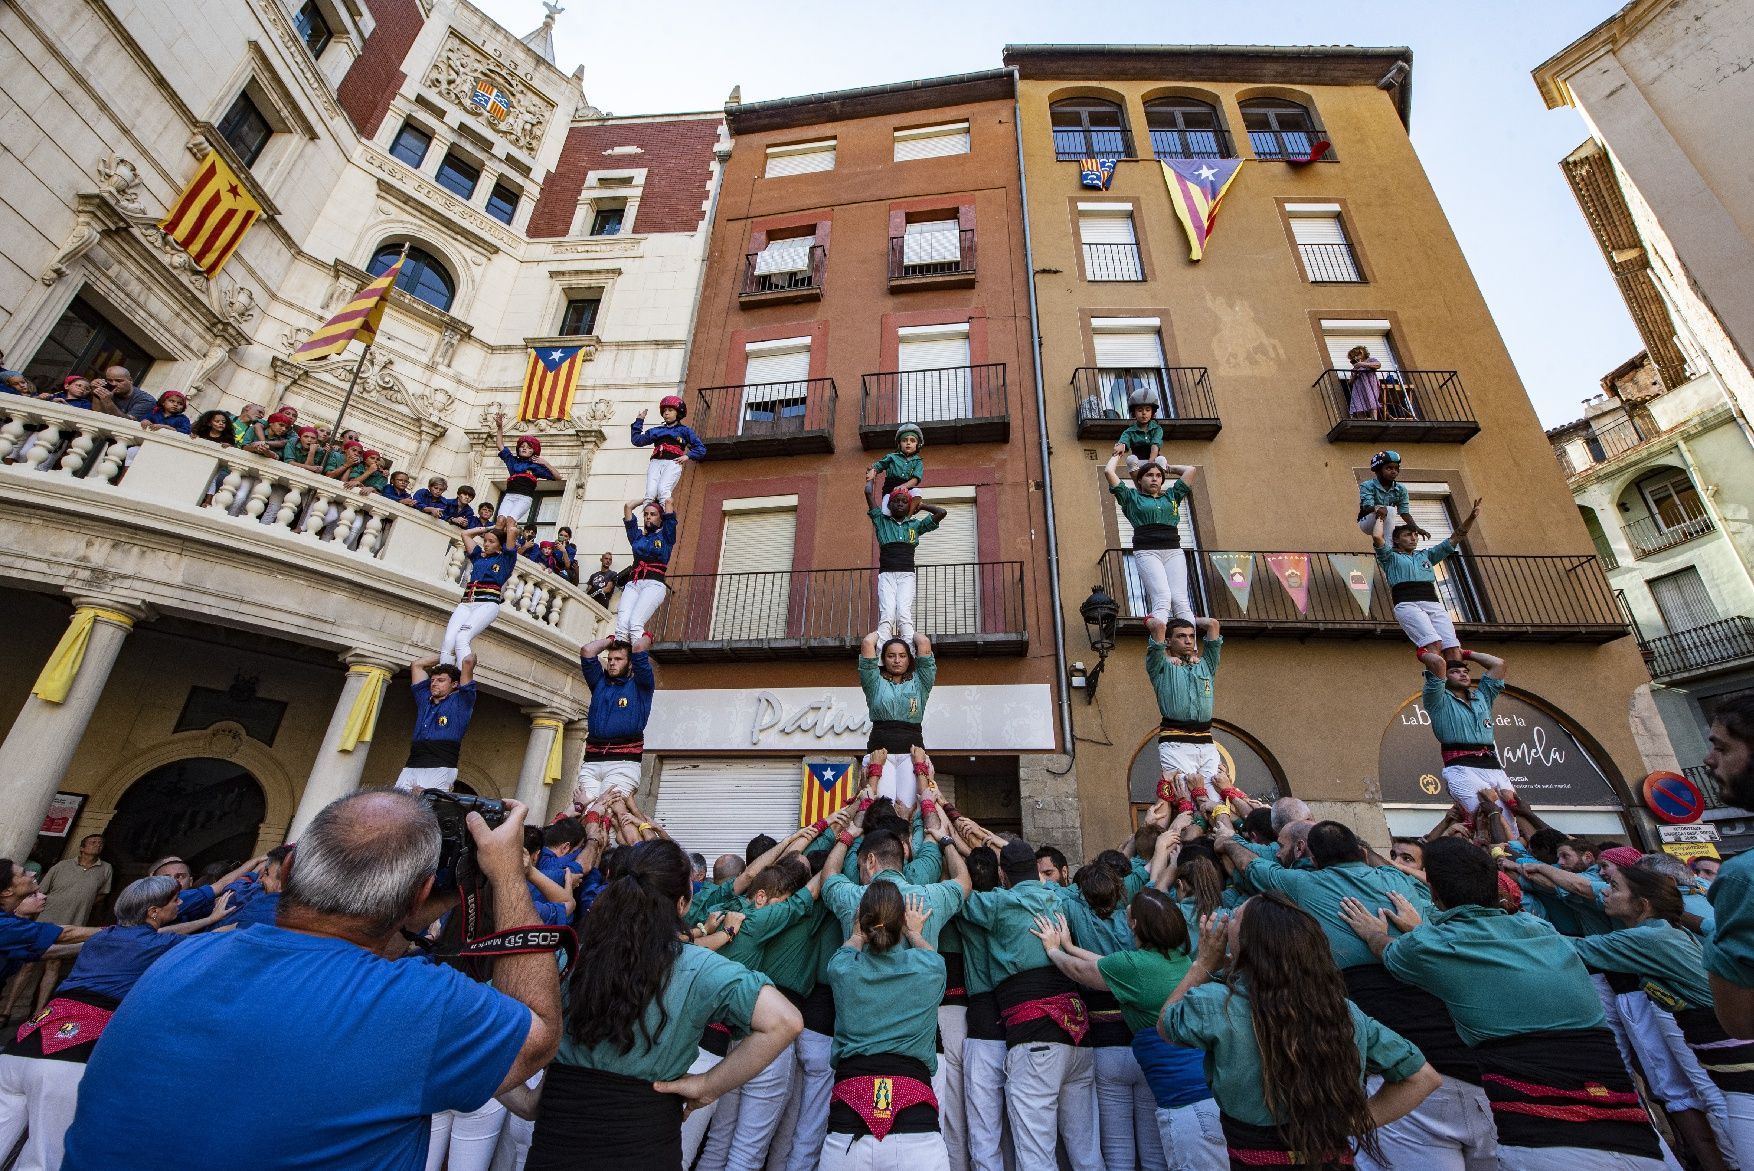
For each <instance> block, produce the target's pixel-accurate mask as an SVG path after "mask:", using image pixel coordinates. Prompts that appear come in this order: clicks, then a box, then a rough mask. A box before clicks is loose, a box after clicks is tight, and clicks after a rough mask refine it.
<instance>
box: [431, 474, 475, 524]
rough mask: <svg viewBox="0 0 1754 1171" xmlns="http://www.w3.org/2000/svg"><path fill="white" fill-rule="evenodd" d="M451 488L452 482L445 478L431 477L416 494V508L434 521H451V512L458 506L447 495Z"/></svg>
mask: <svg viewBox="0 0 1754 1171" xmlns="http://www.w3.org/2000/svg"><path fill="white" fill-rule="evenodd" d="M450 486H451V485H450V482H449V481H447V480H446V479H445V478H444V477H443V476H432V477H430V478H429V479H428V480H427V481H426V487H424V488H421V489H419V490H418V491H416V492H415V493H414V507H415V508H418V509H419V510H420V511H422V512H424V513H426V515H428V516H430V517H432V518H433V519H434V520H444V521H448V520H450V519H451V511H452V509H453V508H454V507H455V506H456V502H455V501H454V500H452V499H450V498H449V497H447V496H446V495H445V489H446V488H449V487H450ZM471 519H473V514H471ZM490 519H491V518H490Z"/></svg>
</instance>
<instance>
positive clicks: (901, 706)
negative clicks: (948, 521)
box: [859, 496, 1034, 866]
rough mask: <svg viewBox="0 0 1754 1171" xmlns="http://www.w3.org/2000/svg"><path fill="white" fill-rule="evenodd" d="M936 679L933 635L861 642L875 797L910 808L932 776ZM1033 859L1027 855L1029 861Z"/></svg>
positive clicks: (875, 635) (868, 767) (898, 502)
mask: <svg viewBox="0 0 1754 1171" xmlns="http://www.w3.org/2000/svg"><path fill="white" fill-rule="evenodd" d="M892 500H893V502H894V506H896V507H903V508H905V507H906V506H907V504H906V501H905V500H903V499H902V498H901V497H899V496H897V497H893V498H892ZM879 646H881V648H882V651H881V654H882V658H881V659H879V658H878V654H879V650H878V648H879ZM937 681H938V659H937V656H936V655H934V654H932V641H931V639H929V638H927V637H926V636H925V635H923V634H916V635H914V637H913V641H912V643H911V644H910V643H909V642H908V641H907V640H905V639H901V638H884V637H883V636H882V635H881V634H880V633H879V632H878V631H872V632H871V633H870V634H867V635H866V636H865V638H864V641H863V642H861V643H860V644H859V686H860V687H861V688H862V689H863V690H864V692H865V710H866V713H867V715H868V717H869V719H870V723H871V730H870V732H869V733H867V735H866V737H865V760H864V765H865V777H866V780H867V783H869V784H871V785H873V786H874V787H875V788H876V790H877V795H878V796H879V797H888V798H890V799H891V800H892V801H894V802H895V803H896V804H897V805H902V806H906V807H907V808H909V809H911V808H913V806H914V805H915V804H916V803H917V801H918V796H919V783H920V782H919V778H929V777H931V775H932V763H931V760H930V758H928V757H927V756H926V738H925V734H924V732H923V731H922V728H921V725H922V724H923V723H924V722H925V719H926V701H927V700H928V699H930V698H931V696H932V687H933V685H934V684H936V683H937ZM1033 859H1034V855H1031V865H1032V866H1033V865H1034V861H1033Z"/></svg>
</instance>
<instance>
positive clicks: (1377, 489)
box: [1358, 451, 1431, 537]
mask: <svg viewBox="0 0 1754 1171" xmlns="http://www.w3.org/2000/svg"><path fill="white" fill-rule="evenodd" d="M1400 478H1401V453H1400V452H1398V451H1379V452H1377V453H1376V454H1375V455H1373V456H1371V457H1370V479H1368V480H1365V481H1363V482H1361V483H1360V484H1359V485H1358V531H1359V532H1361V533H1363V534H1364V535H1365V536H1367V537H1368V536H1370V535H1371V534H1372V533H1374V532H1376V531H1377V526H1378V525H1381V526H1383V527H1384V529H1385V530H1386V529H1387V528H1388V522H1389V510H1390V509H1393V510H1394V511H1395V512H1396V513H1397V514H1398V515H1399V516H1400V518H1401V523H1402V524H1404V525H1408V526H1410V527H1411V528H1412V529H1413V531H1414V532H1415V533H1417V534H1418V535H1419V536H1421V537H1429V536H1431V534H1430V533H1428V532H1426V531H1425V530H1424V529H1422V528H1420V527H1419V526H1418V525H1416V524H1414V523H1413V502H1412V500H1410V499H1409V498H1408V496H1407V489H1406V488H1405V487H1404V486H1403V485H1401V484H1399V483H1397V481H1398V480H1399V479H1400Z"/></svg>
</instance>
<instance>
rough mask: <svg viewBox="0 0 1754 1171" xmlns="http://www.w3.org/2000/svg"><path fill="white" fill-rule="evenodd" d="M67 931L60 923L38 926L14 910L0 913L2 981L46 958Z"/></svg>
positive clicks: (38, 924) (33, 920) (0, 979)
mask: <svg viewBox="0 0 1754 1171" xmlns="http://www.w3.org/2000/svg"><path fill="white" fill-rule="evenodd" d="M64 930H66V928H64V927H62V926H61V924H59V923H38V922H37V921H36V920H35V919H25V918H22V917H20V916H18V915H14V914H13V913H12V912H11V911H0V982H4V981H6V980H10V979H11V978H12V973H14V972H16V971H18V969H20V968H22V967H24V965H26V964H28V963H32V962H34V961H36V960H40V959H42V958H43V953H44V952H46V951H48V950H49V949H50V948H51V947H53V946H55V941H56V940H58V939H60V938H61V932H62V931H64Z"/></svg>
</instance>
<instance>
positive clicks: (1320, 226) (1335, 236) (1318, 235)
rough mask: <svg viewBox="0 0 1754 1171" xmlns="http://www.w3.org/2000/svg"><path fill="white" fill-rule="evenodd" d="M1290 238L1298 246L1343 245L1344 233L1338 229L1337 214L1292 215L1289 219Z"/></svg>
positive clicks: (1338, 220)
mask: <svg viewBox="0 0 1754 1171" xmlns="http://www.w3.org/2000/svg"><path fill="white" fill-rule="evenodd" d="M1291 238H1292V239H1294V240H1296V241H1297V242H1298V243H1299V244H1344V243H1346V233H1345V231H1344V230H1343V229H1342V228H1341V227H1340V216H1339V214H1338V213H1333V214H1329V215H1294V216H1292V217H1291Z"/></svg>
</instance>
